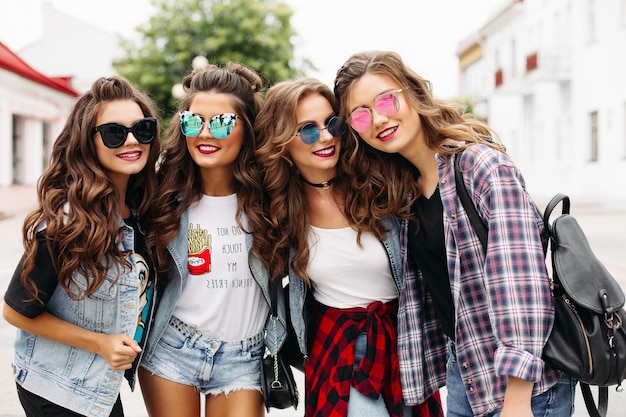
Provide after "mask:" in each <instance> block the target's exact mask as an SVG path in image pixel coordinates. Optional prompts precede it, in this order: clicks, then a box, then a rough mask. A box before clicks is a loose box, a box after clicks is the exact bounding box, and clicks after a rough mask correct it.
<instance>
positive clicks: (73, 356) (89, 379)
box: [13, 219, 140, 417]
mask: <svg viewBox="0 0 626 417" xmlns="http://www.w3.org/2000/svg"><path fill="white" fill-rule="evenodd" d="M120 222H121V225H120V227H121V228H122V230H123V238H122V242H121V245H120V248H121V249H122V250H124V251H127V250H128V251H131V252H133V254H132V255H131V256H130V257H129V262H130V264H131V265H132V269H131V270H130V271H122V270H121V268H120V271H119V272H120V275H119V279H118V267H117V266H112V267H111V268H110V269H109V271H108V273H107V278H106V282H104V283H103V284H102V285H101V286H100V287H99V288H98V289H97V290H96V292H95V293H94V294H92V295H91V296H89V297H86V298H84V299H82V300H72V299H71V298H70V297H69V296H68V295H67V293H66V292H65V291H64V290H63V289H62V288H61V287H59V286H57V288H56V290H55V291H54V293H53V294H52V297H51V298H50V300H49V301H48V304H47V305H46V310H47V311H48V312H49V313H50V314H52V315H53V316H56V317H58V318H60V319H62V320H65V321H67V322H69V323H73V324H75V325H77V326H80V327H83V328H85V329H87V330H91V331H93V332H97V333H103V334H125V335H127V336H129V337H131V338H132V337H133V336H134V334H135V330H136V329H137V316H138V314H139V295H140V294H139V292H140V289H139V283H140V278H139V276H138V272H137V268H135V256H134V240H133V237H134V236H133V233H134V232H133V229H132V228H131V227H129V226H127V225H126V224H125V223H124V222H123V221H122V220H121V219H120ZM73 278H74V280H75V281H76V282H77V288H78V290H79V291H80V290H83V291H84V290H85V289H86V288H87V286H86V279H85V276H83V275H80V274H79V273H75V274H74V277H73ZM116 280H117V281H116ZM75 292H76V291H75ZM13 366H14V374H15V379H16V381H17V383H18V384H19V385H20V386H22V387H23V388H24V389H26V390H28V391H30V392H32V393H34V394H38V395H42V396H45V397H46V398H49V399H51V401H53V402H54V403H55V404H58V405H60V406H62V407H65V408H68V409H71V410H73V411H75V412H77V413H79V414H83V415H87V416H93V417H108V416H109V414H110V413H111V410H112V408H113V405H114V403H115V401H116V399H117V397H118V395H119V392H120V389H121V386H122V382H123V381H124V371H114V370H113V369H111V368H110V367H109V365H108V364H107V362H106V360H105V359H104V358H103V357H102V356H100V355H97V354H95V353H91V352H88V351H86V350H83V349H78V348H76V347H73V346H69V345H64V344H61V343H57V342H53V341H51V340H48V339H44V338H41V337H38V336H35V335H33V334H31V333H28V332H25V331H23V330H20V329H18V331H17V336H16V339H15V359H14V362H13ZM132 385H134V384H131V388H134V387H133V386H132ZM44 394H45V395H44Z"/></svg>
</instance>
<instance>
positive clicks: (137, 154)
mask: <svg viewBox="0 0 626 417" xmlns="http://www.w3.org/2000/svg"><path fill="white" fill-rule="evenodd" d="M117 156H118V157H120V158H124V159H132V158H139V157H140V156H141V152H139V151H134V152H124V153H121V154H119V155H117Z"/></svg>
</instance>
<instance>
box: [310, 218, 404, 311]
mask: <svg viewBox="0 0 626 417" xmlns="http://www.w3.org/2000/svg"><path fill="white" fill-rule="evenodd" d="M356 237H357V232H356V231H355V230H354V229H352V228H351V227H345V228H340V229H321V228H319V227H315V226H311V230H310V231H309V233H308V242H309V250H310V255H309V266H308V268H307V270H306V271H307V274H308V275H309V277H310V279H311V282H312V285H313V287H314V289H315V291H314V293H313V294H314V297H315V299H316V300H317V301H319V302H320V303H322V304H325V305H327V306H329V307H335V308H352V307H367V306H368V305H370V304H371V303H373V302H374V301H382V302H384V303H385V302H388V301H391V300H393V299H394V298H397V297H398V290H397V288H396V285H395V283H394V281H393V277H392V275H391V268H390V266H389V258H388V256H387V252H386V251H385V248H384V246H383V244H382V243H381V242H380V241H379V240H378V239H377V238H376V237H375V236H374V235H372V234H371V233H362V234H361V246H359V245H358V244H357V240H356Z"/></svg>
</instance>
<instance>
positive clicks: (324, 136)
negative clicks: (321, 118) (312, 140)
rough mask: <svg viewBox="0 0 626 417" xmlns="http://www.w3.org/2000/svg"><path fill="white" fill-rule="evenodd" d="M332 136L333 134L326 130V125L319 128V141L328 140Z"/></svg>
mask: <svg viewBox="0 0 626 417" xmlns="http://www.w3.org/2000/svg"><path fill="white" fill-rule="evenodd" d="M333 138H334V136H333V134H332V133H330V130H328V126H326V127H325V128H323V129H320V137H319V139H318V140H319V141H320V142H326V141H330V140H332V139H333Z"/></svg>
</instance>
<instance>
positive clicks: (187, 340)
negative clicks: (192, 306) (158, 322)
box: [141, 317, 265, 395]
mask: <svg viewBox="0 0 626 417" xmlns="http://www.w3.org/2000/svg"><path fill="white" fill-rule="evenodd" d="M263 333H264V332H262V331H261V332H259V333H258V334H256V335H254V336H252V337H249V338H247V339H244V340H240V341H236V342H224V341H221V340H218V339H214V338H211V337H207V336H205V335H203V334H202V333H200V332H199V331H198V330H196V329H195V328H193V327H191V326H189V325H188V324H186V323H183V322H182V321H180V320H178V319H177V318H176V317H172V318H171V319H170V322H169V325H168V326H167V328H166V329H165V331H164V332H163V336H162V337H161V339H160V340H159V342H158V345H157V347H156V349H155V351H154V354H153V355H152V358H150V359H149V360H148V358H146V357H144V358H143V359H142V362H141V366H142V367H143V368H145V369H146V370H147V371H149V372H151V373H152V374H154V375H156V376H159V377H161V378H164V379H167V380H169V381H173V382H176V383H179V384H183V385H189V386H192V387H195V388H196V389H197V390H198V391H199V392H202V393H204V394H213V395H217V394H222V393H224V394H228V393H229V392H231V391H237V390H242V389H247V390H256V391H259V392H260V391H261V356H262V354H263V349H264V348H265V344H264V343H263V339H264V336H263Z"/></svg>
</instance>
